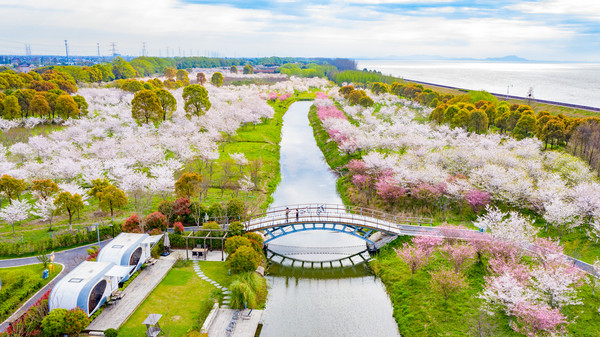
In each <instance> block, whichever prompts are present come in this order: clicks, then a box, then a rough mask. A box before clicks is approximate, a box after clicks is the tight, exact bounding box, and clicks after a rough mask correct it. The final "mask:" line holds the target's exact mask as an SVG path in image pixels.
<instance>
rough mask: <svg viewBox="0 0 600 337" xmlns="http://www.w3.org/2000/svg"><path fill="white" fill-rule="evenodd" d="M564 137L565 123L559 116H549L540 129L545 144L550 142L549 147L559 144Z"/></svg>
mask: <svg viewBox="0 0 600 337" xmlns="http://www.w3.org/2000/svg"><path fill="white" fill-rule="evenodd" d="M564 139H565V123H564V122H563V121H562V120H561V119H559V118H551V119H550V120H548V122H547V123H546V125H545V126H544V128H543V129H542V140H543V141H544V143H545V145H546V146H547V145H548V143H550V148H551V149H552V148H553V147H554V144H560V142H562V141H563V140H564Z"/></svg>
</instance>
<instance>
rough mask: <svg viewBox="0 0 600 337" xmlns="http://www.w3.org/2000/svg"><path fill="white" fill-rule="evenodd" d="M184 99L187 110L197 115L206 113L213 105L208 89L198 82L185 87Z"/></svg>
mask: <svg viewBox="0 0 600 337" xmlns="http://www.w3.org/2000/svg"><path fill="white" fill-rule="evenodd" d="M183 100H184V101H185V106H184V109H185V111H186V112H187V113H189V114H193V115H196V116H200V115H202V114H204V113H206V111H208V109H210V107H211V104H210V100H209V99H208V91H207V90H206V88H204V87H203V86H201V85H198V84H192V85H188V86H187V87H185V88H184V89H183Z"/></svg>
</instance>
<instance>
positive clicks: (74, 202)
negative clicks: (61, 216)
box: [54, 191, 84, 230]
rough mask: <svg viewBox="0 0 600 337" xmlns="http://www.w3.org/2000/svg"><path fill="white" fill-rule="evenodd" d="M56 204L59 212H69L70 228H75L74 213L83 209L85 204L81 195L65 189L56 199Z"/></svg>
mask: <svg viewBox="0 0 600 337" xmlns="http://www.w3.org/2000/svg"><path fill="white" fill-rule="evenodd" d="M54 204H55V205H56V211H57V212H58V213H62V212H67V214H68V215H69V230H73V225H72V224H73V221H72V220H73V214H75V213H76V212H79V211H80V210H82V209H83V206H84V205H83V201H82V200H81V195H79V194H77V193H75V194H74V195H73V194H71V193H70V192H67V191H64V192H61V193H60V194H59V195H58V197H56V199H54Z"/></svg>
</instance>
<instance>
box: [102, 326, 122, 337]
mask: <svg viewBox="0 0 600 337" xmlns="http://www.w3.org/2000/svg"><path fill="white" fill-rule="evenodd" d="M118 335H119V332H118V331H117V330H115V329H113V328H110V329H106V330H104V336H106V337H117V336H118Z"/></svg>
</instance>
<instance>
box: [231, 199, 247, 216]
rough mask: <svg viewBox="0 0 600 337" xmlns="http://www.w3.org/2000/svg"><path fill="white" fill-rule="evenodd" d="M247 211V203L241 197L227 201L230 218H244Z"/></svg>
mask: <svg viewBox="0 0 600 337" xmlns="http://www.w3.org/2000/svg"><path fill="white" fill-rule="evenodd" d="M245 213H246V204H245V203H244V202H243V201H241V200H240V199H231V200H229V201H228V202H227V216H228V217H229V218H230V219H234V218H238V219H240V218H242V217H243V216H244V214H245Z"/></svg>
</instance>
